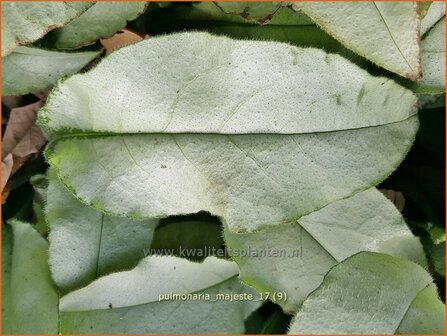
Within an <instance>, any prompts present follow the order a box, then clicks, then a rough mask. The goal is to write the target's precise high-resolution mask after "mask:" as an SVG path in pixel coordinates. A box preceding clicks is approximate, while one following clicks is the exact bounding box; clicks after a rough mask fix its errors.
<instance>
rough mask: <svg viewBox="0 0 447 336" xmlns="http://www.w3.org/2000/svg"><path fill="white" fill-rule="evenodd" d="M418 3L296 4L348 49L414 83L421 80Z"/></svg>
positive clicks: (296, 6) (293, 3)
mask: <svg viewBox="0 0 447 336" xmlns="http://www.w3.org/2000/svg"><path fill="white" fill-rule="evenodd" d="M417 6H418V4H417V3H416V2H380V1H365V2H357V3H354V2H292V3H291V7H292V8H293V9H295V10H297V11H303V12H304V13H305V14H307V15H308V16H309V17H310V18H311V19H312V20H313V21H314V22H315V23H316V24H317V25H318V26H319V27H320V28H321V29H323V30H325V31H326V32H328V33H329V34H330V35H332V36H334V37H335V38H336V39H337V40H338V41H340V42H341V43H342V44H343V45H345V46H346V47H347V48H348V49H351V50H352V51H354V52H356V53H357V54H359V55H361V56H363V57H365V58H367V59H369V60H371V61H372V62H374V63H376V64H377V65H379V66H381V67H383V68H385V69H387V70H389V71H392V72H395V73H397V74H399V75H401V76H403V77H406V78H409V79H411V80H417V79H420V78H421V71H422V70H421V61H420V37H419V27H420V18H419V14H418V8H417Z"/></svg>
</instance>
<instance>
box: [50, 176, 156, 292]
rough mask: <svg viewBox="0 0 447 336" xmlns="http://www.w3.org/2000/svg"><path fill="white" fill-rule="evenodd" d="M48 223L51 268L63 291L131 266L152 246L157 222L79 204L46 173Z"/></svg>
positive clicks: (56, 180)
mask: <svg viewBox="0 0 447 336" xmlns="http://www.w3.org/2000/svg"><path fill="white" fill-rule="evenodd" d="M45 212H46V213H45V215H46V220H47V221H48V224H49V227H50V230H51V231H50V235H49V241H50V249H49V255H50V265H51V273H52V276H53V279H54V281H55V283H56V284H57V285H58V287H59V288H60V289H62V290H64V291H67V290H68V289H73V288H77V287H80V286H82V285H87V284H88V283H90V282H91V281H93V280H95V279H97V278H98V277H99V276H102V275H105V274H109V273H111V272H116V271H123V270H126V269H129V268H132V267H134V266H135V265H136V264H137V263H138V261H140V260H141V259H142V258H143V257H144V256H145V255H144V250H145V249H148V248H149V247H150V244H151V241H152V236H153V233H154V229H155V227H156V225H157V224H158V221H157V220H155V219H147V220H132V219H129V218H122V217H111V216H108V215H105V214H103V213H101V212H99V211H97V210H94V209H92V208H90V207H88V206H86V205H84V204H82V203H81V202H80V201H79V200H77V199H76V198H75V197H74V196H73V195H72V194H70V193H69V192H68V191H67V190H66V189H65V188H64V187H63V186H62V185H61V183H60V182H59V180H58V179H57V177H56V176H55V174H54V172H52V171H50V172H49V187H48V196H47V206H46V209H45Z"/></svg>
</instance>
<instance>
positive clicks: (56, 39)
mask: <svg viewBox="0 0 447 336" xmlns="http://www.w3.org/2000/svg"><path fill="white" fill-rule="evenodd" d="M146 4H147V3H146V2H96V3H94V4H93V6H91V7H90V8H89V9H87V10H86V11H85V12H84V13H82V14H81V15H80V16H78V17H77V18H76V19H74V20H73V21H71V22H70V23H68V24H66V25H65V26H64V27H62V28H59V29H55V30H53V31H51V32H50V33H49V34H48V35H47V36H45V40H44V41H43V43H44V45H49V46H51V47H54V48H57V49H73V48H78V47H81V46H85V45H88V44H91V43H93V42H95V41H96V40H97V39H99V38H103V37H109V36H112V35H113V34H115V33H116V32H117V31H119V30H120V29H122V28H124V27H125V26H126V23H127V21H129V20H133V19H136V18H137V17H138V15H139V14H141V13H142V12H143V11H144V9H145V7H146Z"/></svg>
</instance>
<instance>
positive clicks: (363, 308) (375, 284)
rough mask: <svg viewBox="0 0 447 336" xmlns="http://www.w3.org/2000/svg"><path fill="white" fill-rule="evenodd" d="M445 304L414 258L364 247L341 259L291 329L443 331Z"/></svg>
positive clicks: (309, 331) (310, 331)
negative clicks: (403, 257) (361, 250)
mask: <svg viewBox="0 0 447 336" xmlns="http://www.w3.org/2000/svg"><path fill="white" fill-rule="evenodd" d="M444 330H445V306H444V304H443V303H442V302H441V301H440V300H439V298H438V297H437V292H436V289H435V286H434V285H433V283H432V278H431V277H430V275H429V274H428V273H427V272H426V271H425V270H424V269H423V268H422V267H421V266H419V265H417V264H414V263H413V262H411V261H408V260H405V259H401V258H398V257H392V256H389V255H385V254H380V253H373V252H361V253H359V254H356V255H354V256H353V257H350V258H348V259H346V260H345V261H343V262H341V263H340V264H338V265H337V266H335V267H334V268H332V269H331V270H330V271H329V273H328V274H327V275H326V277H325V278H324V281H323V283H322V284H321V286H320V287H319V288H318V289H317V290H315V291H314V292H313V293H312V294H310V295H309V297H308V298H307V299H306V301H305V302H304V304H303V306H302V307H301V309H300V311H299V312H298V314H297V315H296V317H295V319H294V321H293V323H292V325H291V328H290V331H289V333H290V334H394V333H405V334H415V333H421V334H438V333H439V334H441V333H444Z"/></svg>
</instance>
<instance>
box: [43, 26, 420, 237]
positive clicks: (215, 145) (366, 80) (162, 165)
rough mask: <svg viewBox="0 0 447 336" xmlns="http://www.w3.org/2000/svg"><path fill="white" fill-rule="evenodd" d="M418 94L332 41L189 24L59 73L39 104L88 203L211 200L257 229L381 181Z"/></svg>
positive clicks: (174, 210)
mask: <svg viewBox="0 0 447 336" xmlns="http://www.w3.org/2000/svg"><path fill="white" fill-rule="evenodd" d="M129 58H131V59H137V60H138V62H131V63H129V62H128V59H129ZM168 60H169V61H168ZM147 78H151V80H150V81H148V80H147ZM346 78H349V79H350V80H349V81H347V80H346ZM415 103H416V97H415V96H414V95H413V94H412V93H411V92H410V91H409V90H406V89H404V88H402V87H400V86H399V85H397V84H396V83H394V82H393V81H391V80H388V79H385V78H377V77H372V76H370V75H369V74H367V73H366V72H365V71H363V70H361V69H359V68H358V67H357V66H355V65H353V64H352V63H350V62H349V61H347V60H345V59H343V58H342V57H340V56H337V55H330V54H326V53H325V52H323V51H319V50H315V49H300V48H297V47H293V46H289V45H286V44H282V43H274V42H259V41H256V42H255V41H237V40H231V39H228V38H225V37H216V36H212V35H208V34H204V33H185V34H176V35H170V36H164V37H159V38H153V39H150V40H146V41H142V42H140V43H137V44H134V45H132V46H130V47H125V48H123V49H120V50H118V51H117V52H115V53H113V54H112V55H110V56H109V57H107V58H106V59H105V61H103V62H102V63H100V64H99V65H98V66H97V67H95V68H94V69H93V70H92V71H90V72H89V73H87V74H82V75H75V76H73V77H71V78H69V79H67V80H66V81H64V82H63V83H62V84H60V85H59V86H58V87H57V88H56V89H55V90H54V91H53V93H52V95H51V97H50V98H49V102H48V104H47V105H46V107H45V108H44V109H43V110H41V113H40V115H39V117H40V124H41V125H42V126H43V127H44V128H45V130H46V132H47V133H48V134H50V136H51V137H52V138H53V140H54V141H53V144H52V146H51V147H50V149H49V150H48V152H47V157H48V160H49V162H50V164H51V165H52V166H53V167H55V168H56V170H57V173H58V175H59V177H60V178H61V179H62V181H63V183H64V184H65V185H66V186H67V187H68V188H69V189H70V190H71V191H72V192H74V193H75V194H76V195H77V196H78V197H79V198H81V199H82V200H83V201H84V202H86V203H87V204H90V205H92V206H94V207H96V208H98V209H101V210H103V211H106V212H111V213H114V214H119V215H126V216H132V217H141V216H144V217H164V216H167V215H176V214H186V213H194V212H198V211H201V210H206V211H209V212H211V213H212V214H215V215H218V216H220V217H222V218H224V220H225V221H226V222H227V223H228V225H229V227H230V229H231V230H233V231H254V230H257V229H260V228H262V227H268V226H274V225H278V224H284V223H291V222H294V221H295V220H297V219H298V218H300V217H302V216H303V215H306V214H309V213H311V212H312V211H315V210H317V209H319V208H322V207H323V206H325V205H327V204H329V203H331V202H333V201H336V200H338V199H341V198H345V197H347V196H350V195H352V194H354V193H356V192H358V191H361V190H364V189H367V188H369V187H371V186H372V185H374V184H376V183H378V182H380V181H381V180H382V179H383V178H385V177H386V176H387V175H388V174H389V173H391V172H392V171H393V170H394V169H395V168H396V166H397V165H398V164H399V162H400V161H401V160H402V158H403V157H404V156H405V154H406V152H407V151H408V149H409V147H410V145H411V143H412V141H413V137H414V135H415V132H416V130H417V124H418V122H417V117H416V115H415V112H416V107H415ZM359 139H361V140H360V141H359ZM110 153H113V155H110Z"/></svg>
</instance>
